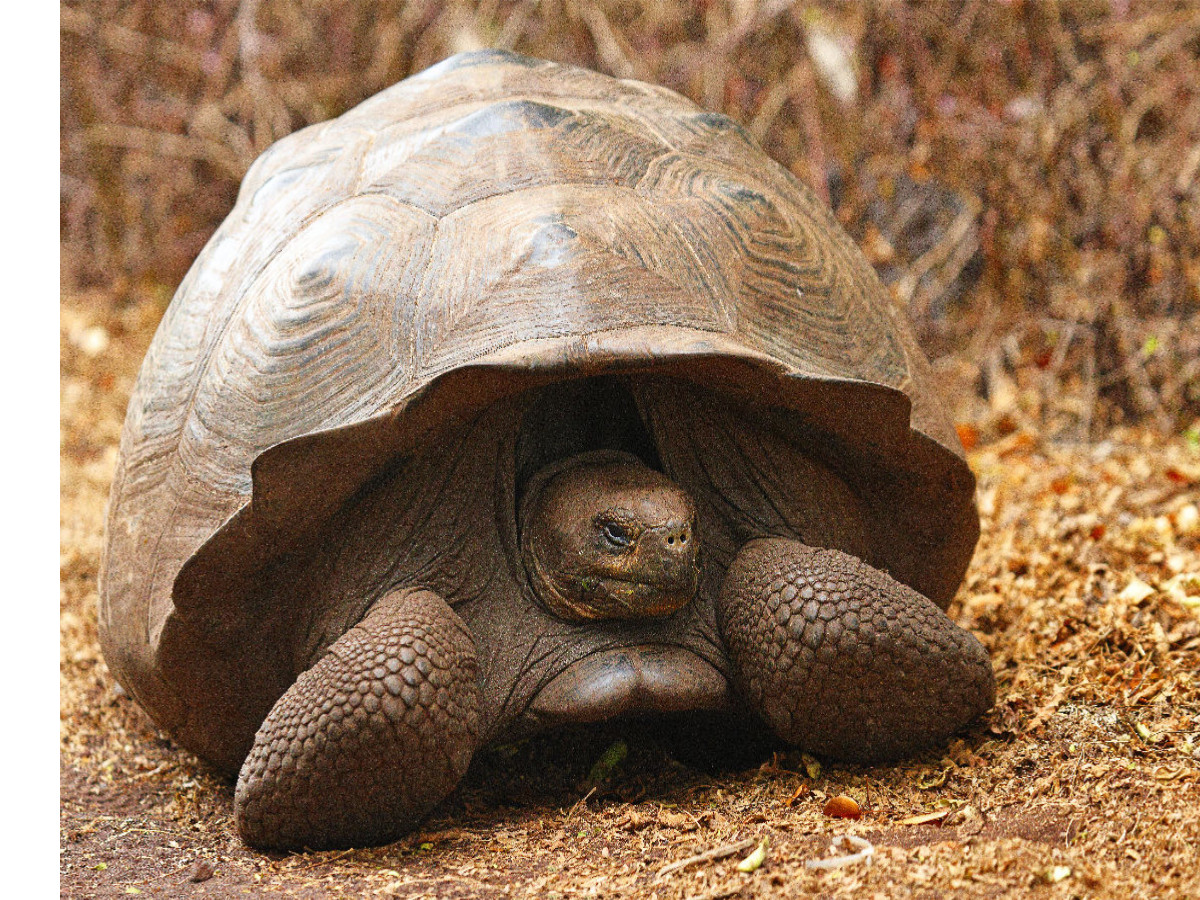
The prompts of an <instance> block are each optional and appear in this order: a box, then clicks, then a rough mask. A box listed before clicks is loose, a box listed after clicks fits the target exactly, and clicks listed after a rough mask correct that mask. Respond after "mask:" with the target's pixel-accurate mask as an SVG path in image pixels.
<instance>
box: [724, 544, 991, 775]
mask: <svg viewBox="0 0 1200 900" xmlns="http://www.w3.org/2000/svg"><path fill="white" fill-rule="evenodd" d="M717 610H718V620H719V622H720V625H721V630H722V633H723V635H724V637H725V641H726V643H727V645H728V647H729V652H730V655H731V657H732V660H733V663H734V666H735V669H736V671H737V676H736V680H737V682H738V687H739V689H740V690H741V691H742V693H743V694H744V695H745V696H746V697H747V699H748V700H749V701H750V703H751V704H752V705H753V707H754V708H755V710H756V711H757V712H758V714H759V715H761V716H762V717H763V719H764V720H766V722H767V724H768V725H770V726H771V728H772V729H773V730H774V731H775V733H776V734H777V735H779V737H781V738H783V739H784V740H785V741H788V742H789V743H791V744H793V745H796V746H799V747H801V748H803V749H806V750H812V751H815V752H818V753H827V754H829V755H831V756H834V757H837V758H840V759H848V760H857V761H873V760H884V759H894V758H896V757H900V756H904V755H907V754H911V753H913V752H915V751H917V750H920V749H922V748H925V747H928V746H931V745H934V744H937V743H938V742H940V741H943V740H945V739H946V738H947V737H949V736H950V735H951V734H953V733H954V732H955V731H957V730H958V729H959V728H961V727H962V726H963V725H965V724H967V723H968V722H970V721H971V720H972V719H974V718H975V717H977V716H978V715H980V714H981V713H983V712H984V711H985V710H986V709H987V708H988V707H989V706H991V704H992V701H993V700H994V698H995V690H996V687H995V679H994V677H993V675H992V666H991V662H990V660H989V659H988V655H987V651H986V650H984V648H983V647H982V645H980V643H979V641H977V640H976V639H975V637H974V636H973V635H972V634H970V633H969V632H967V631H965V630H963V629H962V628H959V627H958V626H957V625H956V624H954V622H952V621H951V620H950V619H949V618H948V617H947V616H946V614H945V613H944V612H942V610H941V609H939V608H938V607H937V606H935V605H934V604H933V603H932V602H931V601H929V600H928V599H926V598H925V597H923V596H922V595H921V594H918V593H917V592H916V591H914V590H912V589H911V588H909V587H907V586H905V585H902V584H900V583H899V582H897V581H895V580H893V579H892V578H891V577H889V576H888V575H886V574H885V573H883V572H881V571H879V570H878V569H874V568H872V567H871V566H869V565H867V564H866V563H864V562H862V561H861V560H859V559H858V558H856V557H854V556H850V555H848V554H846V553H842V552H840V551H838V550H818V549H814V548H812V547H808V546H806V545H804V544H801V543H799V542H798V541H792V540H786V539H783V538H767V539H761V540H754V541H750V542H749V543H747V544H746V545H745V546H744V547H743V548H742V549H741V551H740V552H739V553H738V555H737V557H736V558H735V559H734V562H733V565H731V566H730V567H729V571H728V572H727V574H726V577H725V583H724V585H723V587H722V591H721V596H720V599H719V601H718V606H717Z"/></svg>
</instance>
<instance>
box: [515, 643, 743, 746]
mask: <svg viewBox="0 0 1200 900" xmlns="http://www.w3.org/2000/svg"><path fill="white" fill-rule="evenodd" d="M732 709H733V690H732V687H731V686H730V684H729V681H728V680H727V679H726V678H725V676H724V675H722V674H721V673H720V672H719V671H718V670H717V669H716V668H715V667H714V666H713V665H712V664H711V663H709V662H708V661H707V660H705V659H702V658H701V657H699V656H697V655H696V654H695V653H693V652H692V651H690V650H687V649H685V648H683V647H679V646H675V645H662V644H640V645H635V646H629V647H617V648H613V649H608V650H600V651H597V652H595V653H592V654H589V655H588V656H585V657H583V659H580V660H578V661H577V662H574V663H572V664H571V665H570V666H569V667H568V668H567V669H565V670H564V671H562V672H560V673H559V674H558V675H556V676H555V677H554V678H552V679H551V680H550V682H549V683H547V684H546V685H545V687H543V688H542V689H541V690H540V691H539V692H538V693H537V695H536V696H535V697H534V698H533V701H532V702H531V703H530V705H529V708H528V714H529V715H530V716H532V717H533V718H534V719H535V720H536V721H537V723H538V724H539V725H541V726H555V725H564V724H567V723H586V722H600V721H604V720H606V719H615V718H619V717H622V716H630V715H639V714H646V713H650V714H655V713H677V712H699V711H712V712H726V711H729V710H732Z"/></svg>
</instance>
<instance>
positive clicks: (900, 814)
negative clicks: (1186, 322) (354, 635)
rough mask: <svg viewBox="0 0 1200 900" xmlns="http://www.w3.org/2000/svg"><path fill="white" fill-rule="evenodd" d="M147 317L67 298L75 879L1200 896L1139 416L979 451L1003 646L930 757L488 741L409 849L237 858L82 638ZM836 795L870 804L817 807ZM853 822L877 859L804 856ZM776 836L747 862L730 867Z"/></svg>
mask: <svg viewBox="0 0 1200 900" xmlns="http://www.w3.org/2000/svg"><path fill="white" fill-rule="evenodd" d="M157 315H158V310H157V308H155V307H154V305H153V304H152V303H146V304H143V305H142V306H135V307H129V308H125V309H116V308H113V306H112V305H111V301H110V300H109V299H108V298H107V297H105V296H102V295H73V296H68V297H65V298H64V305H63V313H62V332H63V338H62V359H63V382H62V415H63V422H62V548H61V552H62V593H61V606H62V615H61V622H62V631H61V634H62V643H61V648H62V650H61V654H62V655H61V660H62V681H61V714H62V737H61V748H62V750H61V786H62V807H61V842H62V856H61V879H62V894H63V896H65V897H110V896H120V897H128V896H131V895H136V894H139V893H140V894H145V895H148V896H154V897H160V896H161V897H198V896H210V897H212V896H218V897H223V896H245V895H254V896H257V895H262V894H268V893H270V894H278V895H282V896H292V897H325V896H339V895H345V896H352V897H353V896H383V897H387V896H395V897H405V898H417V897H562V898H566V897H626V896H639V897H651V896H657V897H660V898H664V900H665V898H677V897H679V898H681V897H708V898H723V897H758V896H762V897H766V896H772V897H774V896H785V897H786V896H795V897H802V896H803V897H807V896H810V895H814V894H818V893H819V894H820V895H821V896H827V897H855V898H863V897H880V898H885V897H886V898H893V897H909V896H912V897H934V896H945V895H952V896H955V897H1025V896H1045V897H1139V896H1147V897H1149V896H1154V897H1155V898H1156V900H1157V898H1167V897H1196V896H1200V866H1197V864H1196V858H1197V850H1196V848H1197V847H1198V846H1200V521H1198V519H1200V514H1198V511H1197V504H1198V503H1200V499H1198V498H1200V451H1198V450H1197V449H1196V448H1194V447H1189V446H1188V445H1187V443H1186V442H1185V441H1184V440H1182V439H1179V438H1175V439H1172V440H1166V439H1163V438H1157V437H1153V436H1151V435H1148V434H1140V433H1137V432H1125V433H1121V434H1119V435H1114V436H1113V437H1112V439H1111V440H1109V441H1106V442H1104V443H1102V444H1099V445H1095V446H1087V447H1077V448H1070V449H1064V448H1054V447H1047V446H1042V445H1040V444H1039V442H1038V441H1037V440H1036V439H1035V438H1034V437H1033V436H1030V435H1028V434H1026V433H1024V432H1020V431H1017V432H1013V433H1011V434H1008V435H1006V436H1003V437H1000V438H998V439H996V440H993V441H991V442H990V443H986V444H984V445H983V446H980V447H978V448H976V449H975V450H973V451H972V453H971V463H972V466H973V467H974V469H975V471H976V472H977V473H978V474H979V477H980V494H979V496H980V501H981V508H982V512H983V522H984V534H983V539H982V541H981V543H980V547H979V550H978V552H977V554H976V557H975V561H974V564H973V566H972V568H971V571H970V573H969V576H968V580H967V583H966V585H965V587H964V589H963V590H962V592H961V593H960V595H959V601H958V602H957V603H956V605H955V606H954V607H952V609H951V612H952V614H954V615H956V616H957V617H958V620H959V621H960V622H961V623H962V624H964V625H965V626H967V627H969V628H972V629H974V630H975V631H976V633H977V634H978V635H979V636H980V638H981V639H982V640H983V641H984V642H985V644H986V645H987V646H988V648H989V649H990V650H991V652H992V656H993V660H994V661H995V664H996V671H997V674H998V677H999V682H1000V700H999V703H998V705H997V708H996V709H995V710H994V711H993V712H992V713H991V714H990V716H989V717H988V718H987V719H986V720H985V721H984V722H982V723H981V724H979V725H978V726H977V727H975V728H974V729H973V730H972V731H971V732H969V733H967V734H965V735H963V736H961V737H960V738H959V739H956V740H955V741H954V742H953V743H952V744H951V745H950V746H949V747H947V748H944V749H943V750H942V751H941V752H934V753H930V754H927V755H925V756H923V757H921V758H918V759H914V760H911V761H908V762H906V763H903V764H901V765H898V766H894V767H878V768H869V769H867V768H861V767H843V766H834V765H826V764H819V763H818V762H817V761H815V760H812V759H811V758H805V757H801V756H800V755H798V754H794V753H779V752H775V753H772V752H771V751H770V750H769V749H759V750H757V751H750V752H748V753H746V754H743V755H742V757H743V758H742V759H740V760H739V759H729V758H728V757H726V758H724V759H719V760H717V759H714V758H713V754H709V755H707V756H706V755H705V754H704V753H703V752H701V751H700V750H697V749H696V747H695V745H696V744H698V743H700V742H699V741H698V740H697V739H696V737H695V736H694V735H690V736H689V735H685V736H683V737H680V736H678V735H671V734H666V733H661V732H655V731H650V730H647V729H646V728H638V727H636V726H632V725H630V726H624V727H622V728H609V729H606V730H603V731H579V732H572V733H567V734H563V735H557V736H554V737H551V738H547V739H542V740H537V741H530V742H525V743H522V744H518V745H515V746H510V747H504V748H499V749H495V750H492V751H489V752H487V753H484V754H482V755H481V757H480V759H478V760H477V762H476V764H475V765H474V767H473V769H472V771H471V773H470V774H469V775H468V777H467V781H466V784H465V785H464V786H463V788H462V789H461V790H460V791H459V792H457V793H456V794H455V795H454V796H453V797H452V798H451V800H450V801H448V802H447V804H445V806H444V807H443V808H442V809H440V810H439V811H438V812H437V813H435V816H434V818H433V819H432V820H431V821H429V822H428V823H427V824H426V827H425V828H424V829H423V830H422V831H421V832H420V833H418V834H415V835H413V836H411V837H410V838H409V839H406V840H404V841H401V842H399V843H396V844H393V845H390V846H387V847H383V848H379V849H375V850H355V851H349V852H345V853H318V854H299V855H292V856H280V855H263V854H258V853H253V852H250V851H248V850H247V849H246V848H245V847H243V846H242V845H241V844H240V842H239V840H238V838H237V836H236V833H235V832H234V830H233V827H232V823H231V819H230V812H231V810H230V806H231V796H232V788H231V786H230V785H229V784H227V783H225V782H223V781H221V780H219V779H216V778H214V777H213V776H212V775H211V774H209V773H208V772H207V771H206V770H205V769H204V768H203V767H202V766H201V765H200V764H199V763H198V762H197V761H196V759H195V758H193V757H191V756H190V755H189V754H187V753H185V752H183V751H181V750H179V749H178V748H177V747H176V746H175V745H174V744H173V743H172V742H171V741H170V740H169V739H167V738H166V737H165V736H163V735H162V734H160V733H158V732H157V731H156V729H155V728H154V727H153V725H152V724H151V723H150V722H149V721H148V720H147V719H146V718H145V716H144V715H143V714H142V713H141V712H140V710H139V709H138V708H137V706H136V705H135V704H134V703H133V702H132V701H131V700H130V699H129V698H128V697H126V696H125V695H124V693H123V692H122V691H120V689H119V688H118V687H117V686H116V684H115V682H114V681H113V680H112V678H111V676H110V675H109V673H108V670H107V668H106V667H105V665H104V662H103V660H102V658H101V656H100V652H99V648H98V646H97V641H96V626H95V611H96V581H95V578H96V567H97V561H98V558H99V550H100V541H101V532H102V525H103V512H104V504H105V499H106V496H107V491H108V484H109V479H110V477H111V473H112V468H113V463H114V461H115V454H116V450H115V447H116V442H117V439H118V434H119V429H120V425H121V420H122V418H123V416H124V405H125V401H126V398H127V396H128V393H129V390H130V388H131V386H132V381H133V377H134V373H135V372H136V369H137V365H138V363H139V361H140V359H141V354H142V352H143V351H144V349H145V346H146V344H147V343H148V342H149V339H150V335H151V334H152V331H153V328H154V325H155V320H156V319H157ZM966 433H967V436H968V439H970V437H971V436H972V434H971V430H970V429H967V431H966ZM622 743H623V746H624V748H625V749H626V751H627V755H626V756H625V758H624V760H623V761H622V762H620V763H619V764H618V765H617V766H616V767H615V768H614V769H613V771H612V772H611V774H609V775H608V777H602V776H601V775H600V774H597V775H596V778H595V779H594V780H589V773H592V770H593V766H594V765H595V764H596V763H597V761H598V760H599V759H600V758H601V757H602V756H604V755H605V754H606V753H607V754H609V756H610V757H618V756H620V746H621V745H622ZM718 764H719V765H718ZM593 788H594V790H593ZM838 795H847V796H849V797H851V798H853V799H854V800H855V801H857V803H858V804H860V806H861V807H863V809H864V814H863V816H862V818H861V819H858V820H851V819H839V818H832V817H829V816H826V815H824V814H823V809H824V808H825V805H826V802H827V800H828V799H829V798H831V797H834V796H838ZM922 815H927V817H929V818H931V819H933V820H934V821H926V822H925V823H923V824H912V821H913V817H917V816H922ZM843 834H850V835H857V836H860V837H862V838H865V839H866V840H867V841H869V842H870V845H871V846H872V847H873V848H874V856H873V864H872V865H870V866H867V865H864V864H861V863H859V864H856V865H851V866H847V867H845V868H840V869H833V870H826V871H822V870H814V869H808V868H806V867H805V862H806V861H809V860H814V859H818V858H821V857H823V856H825V855H826V854H827V849H828V846H829V843H830V840H831V838H833V837H834V836H836V835H843ZM763 839H769V847H768V849H767V851H766V855H765V860H764V862H763V863H762V865H761V866H759V867H758V868H757V869H755V870H754V871H751V872H745V873H744V872H740V871H738V868H737V863H738V862H739V861H741V860H742V859H744V858H745V857H747V856H748V855H749V854H750V852H751V850H752V849H753V848H754V847H755V846H757V845H758V843H759V842H760V841H761V840H763ZM731 847H732V848H737V849H735V850H734V849H729V848H731ZM722 848H724V850H725V852H724V853H722V854H718V855H717V856H718V857H719V858H713V855H712V854H711V853H709V858H705V859H700V860H697V861H695V862H693V863H691V864H689V865H687V866H684V867H681V868H677V869H676V870H675V871H671V872H667V873H665V874H663V875H661V876H660V875H659V874H658V873H659V872H660V871H661V870H663V868H664V867H666V866H668V865H670V864H672V863H677V862H680V861H683V860H686V859H687V858H689V857H692V856H695V855H698V854H705V853H708V852H709V851H713V850H721V849H722Z"/></svg>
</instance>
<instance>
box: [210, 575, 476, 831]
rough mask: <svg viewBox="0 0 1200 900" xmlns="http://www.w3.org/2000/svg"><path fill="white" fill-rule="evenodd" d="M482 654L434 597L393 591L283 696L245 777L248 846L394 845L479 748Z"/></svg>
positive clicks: (242, 808) (242, 815) (238, 801)
mask: <svg viewBox="0 0 1200 900" xmlns="http://www.w3.org/2000/svg"><path fill="white" fill-rule="evenodd" d="M475 674H476V659H475V645H474V641H473V640H472V638H471V634H470V632H469V631H468V630H467V627H466V626H465V625H464V624H463V622H462V620H461V619H460V618H459V617H458V616H457V615H456V614H455V613H454V611H453V610H451V609H450V607H449V605H447V603H446V602H445V601H444V600H443V599H442V598H441V597H439V596H438V595H437V594H434V593H432V592H431V591H423V590H417V591H413V590H407V591H397V592H394V593H392V594H389V595H387V596H385V597H384V598H383V599H381V600H380V601H379V602H378V603H376V604H375V605H374V606H373V607H371V610H370V612H368V613H367V615H366V617H365V618H364V619H363V620H362V622H360V623H359V624H358V625H356V626H355V627H354V628H352V629H350V631H348V632H347V633H346V634H344V635H343V636H342V637H341V638H339V639H338V640H337V641H335V642H334V643H333V645H332V646H331V647H330V648H329V651H328V652H327V653H326V654H325V656H323V657H322V658H321V660H320V661H319V662H317V664H316V665H314V666H313V667H312V668H310V669H308V670H307V671H306V672H304V673H303V674H301V675H300V677H299V678H298V679H297V680H296V683H295V684H294V685H292V687H291V688H289V689H288V691H287V692H286V693H285V694H284V695H283V696H282V697H280V698H279V700H278V702H276V704H275V706H274V708H273V709H272V710H271V712H270V714H269V715H268V716H267V718H266V721H264V722H263V724H262V727H261V728H260V729H259V730H258V735H257V736H256V737H255V739H254V749H253V750H251V751H250V755H249V756H248V757H247V758H246V762H245V763H244V764H243V766H242V771H241V775H240V776H239V777H238V784H237V793H236V795H235V798H234V817H235V819H236V821H237V826H238V831H239V832H241V835H242V838H243V839H244V840H245V841H246V843H247V844H250V845H252V846H254V847H260V848H264V849H265V848H274V849H292V848H300V847H309V848H312V849H326V848H335V847H348V846H353V845H362V844H380V843H385V842H387V841H389V840H393V839H395V838H397V837H399V836H400V835H401V834H403V833H404V832H405V831H407V830H409V829H411V828H412V827H413V826H415V825H416V824H417V823H418V822H420V820H421V819H422V818H424V816H425V815H426V814H427V813H428V812H429V811H430V810H431V809H432V808H433V807H434V806H435V805H436V804H437V803H438V802H439V801H440V800H442V798H444V797H445V796H446V795H447V794H448V793H449V792H450V791H451V790H453V788H454V786H455V785H456V784H457V783H458V781H459V779H460V778H461V777H462V775H463V773H464V772H466V769H467V765H468V764H469V763H470V761H471V756H472V755H473V754H474V752H475V748H476V744H477V739H478V709H477V696H476V695H477V687H476V681H475Z"/></svg>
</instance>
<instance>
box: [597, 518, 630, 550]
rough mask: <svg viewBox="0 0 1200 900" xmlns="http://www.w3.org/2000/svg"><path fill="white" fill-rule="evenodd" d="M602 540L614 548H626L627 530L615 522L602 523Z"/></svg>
mask: <svg viewBox="0 0 1200 900" xmlns="http://www.w3.org/2000/svg"><path fill="white" fill-rule="evenodd" d="M603 531H604V539H605V540H606V541H608V542H609V543H610V544H612V546H614V547H628V546H629V544H630V542H631V541H630V535H629V529H627V528H625V527H624V526H623V525H619V524H617V523H616V522H605V523H604V528H603Z"/></svg>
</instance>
